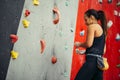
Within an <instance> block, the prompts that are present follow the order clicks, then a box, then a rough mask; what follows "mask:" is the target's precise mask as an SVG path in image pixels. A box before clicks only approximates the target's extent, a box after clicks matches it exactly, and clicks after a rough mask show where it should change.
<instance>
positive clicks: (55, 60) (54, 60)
mask: <svg viewBox="0 0 120 80" xmlns="http://www.w3.org/2000/svg"><path fill="white" fill-rule="evenodd" d="M51 61H52V63H53V64H55V63H56V62H57V58H56V57H55V56H53V57H52V59H51Z"/></svg>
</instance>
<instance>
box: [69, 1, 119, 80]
mask: <svg viewBox="0 0 120 80" xmlns="http://www.w3.org/2000/svg"><path fill="white" fill-rule="evenodd" d="M117 1H118V0H114V1H113V2H112V3H108V0H103V3H102V4H100V3H99V2H98V0H84V2H82V0H79V3H78V14H77V22H76V32H75V39H74V42H76V41H80V42H84V41H85V37H86V33H85V35H84V36H80V35H79V32H80V31H81V30H83V29H84V30H87V27H86V26H85V24H84V12H85V11H86V10H87V9H89V8H94V9H97V10H103V11H105V14H106V17H107V20H112V21H113V25H112V27H110V28H109V29H108V36H107V41H106V45H107V49H106V54H105V55H104V56H105V57H107V58H108V62H109V65H110V68H109V69H108V70H107V71H105V72H104V80H120V68H117V67H116V65H118V64H120V41H117V40H116V39H115V38H116V34H117V33H119V34H120V16H118V15H117V16H115V15H114V10H116V11H118V12H119V13H120V7H117V6H116V3H117ZM80 49H83V48H80ZM84 61H85V55H79V54H76V52H75V47H74V49H73V59H72V68H71V78H70V80H74V78H75V76H76V74H77V72H78V70H79V69H80V68H81V66H82V65H83V63H84Z"/></svg>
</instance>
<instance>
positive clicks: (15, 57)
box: [11, 50, 18, 59]
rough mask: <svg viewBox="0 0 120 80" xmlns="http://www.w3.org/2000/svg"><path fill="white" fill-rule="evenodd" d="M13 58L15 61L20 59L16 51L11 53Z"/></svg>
mask: <svg viewBox="0 0 120 80" xmlns="http://www.w3.org/2000/svg"><path fill="white" fill-rule="evenodd" d="M11 57H12V58H13V59H17V57H18V52H15V51H14V50H12V51H11Z"/></svg>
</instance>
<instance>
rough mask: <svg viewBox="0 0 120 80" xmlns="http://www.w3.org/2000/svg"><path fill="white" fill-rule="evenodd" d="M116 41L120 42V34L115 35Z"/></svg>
mask: <svg viewBox="0 0 120 80" xmlns="http://www.w3.org/2000/svg"><path fill="white" fill-rule="evenodd" d="M116 40H117V41H119V40H120V34H119V33H117V35H116Z"/></svg>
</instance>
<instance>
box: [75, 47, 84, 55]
mask: <svg viewBox="0 0 120 80" xmlns="http://www.w3.org/2000/svg"><path fill="white" fill-rule="evenodd" d="M75 51H76V53H77V54H84V53H85V52H86V50H80V49H78V48H76V49H75Z"/></svg>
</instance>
